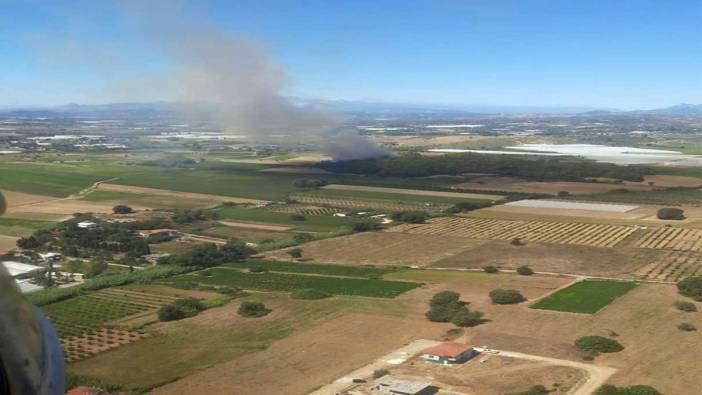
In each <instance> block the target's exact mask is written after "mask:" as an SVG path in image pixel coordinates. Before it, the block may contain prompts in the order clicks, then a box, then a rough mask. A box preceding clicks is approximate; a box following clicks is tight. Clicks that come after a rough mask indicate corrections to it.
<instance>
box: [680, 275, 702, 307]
mask: <svg viewBox="0 0 702 395" xmlns="http://www.w3.org/2000/svg"><path fill="white" fill-rule="evenodd" d="M678 293H680V295H683V296H688V297H690V298H692V299H695V300H696V301H698V302H702V276H691V277H687V278H685V279H683V280H680V281H679V282H678Z"/></svg>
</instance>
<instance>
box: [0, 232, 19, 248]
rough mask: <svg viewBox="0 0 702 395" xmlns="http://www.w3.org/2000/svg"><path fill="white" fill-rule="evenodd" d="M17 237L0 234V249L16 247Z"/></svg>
mask: <svg viewBox="0 0 702 395" xmlns="http://www.w3.org/2000/svg"><path fill="white" fill-rule="evenodd" d="M17 239H18V237H15V236H5V235H0V250H2V251H4V250H9V249H11V248H14V247H16V245H17V244H16V243H17Z"/></svg>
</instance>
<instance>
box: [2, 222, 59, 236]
mask: <svg viewBox="0 0 702 395" xmlns="http://www.w3.org/2000/svg"><path fill="white" fill-rule="evenodd" d="M54 225H56V223H55V222H52V221H40V220H31V219H19V218H6V217H1V218H0V234H2V235H8V236H26V235H28V234H31V233H32V232H34V231H35V230H37V229H47V228H50V227H52V226H54Z"/></svg>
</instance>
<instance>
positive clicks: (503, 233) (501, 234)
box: [389, 217, 637, 247]
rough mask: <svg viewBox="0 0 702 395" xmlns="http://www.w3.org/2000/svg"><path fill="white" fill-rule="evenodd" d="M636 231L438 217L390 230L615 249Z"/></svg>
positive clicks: (626, 228)
mask: <svg viewBox="0 0 702 395" xmlns="http://www.w3.org/2000/svg"><path fill="white" fill-rule="evenodd" d="M636 229H637V228H636V227H634V226H621V225H606V224H585V223H578V222H548V221H512V220H498V219H480V218H462V217H441V218H435V219H432V220H430V221H429V222H428V223H426V224H404V225H399V226H396V227H394V228H391V229H390V230H389V231H391V232H406V233H415V234H427V235H440V236H457V237H469V238H473V239H487V240H511V239H515V238H519V239H520V240H525V241H535V242H543V243H556V244H575V245H586V246H592V247H614V246H616V245H617V244H618V243H619V242H621V241H622V240H624V239H625V238H626V237H627V236H629V235H631V234H632V233H634V232H635V231H636Z"/></svg>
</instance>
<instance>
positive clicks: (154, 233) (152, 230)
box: [139, 228, 178, 235]
mask: <svg viewBox="0 0 702 395" xmlns="http://www.w3.org/2000/svg"><path fill="white" fill-rule="evenodd" d="M177 231H178V230H177V229H168V228H164V229H151V230H140V231H139V233H140V234H142V235H157V234H159V233H174V232H177Z"/></svg>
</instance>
